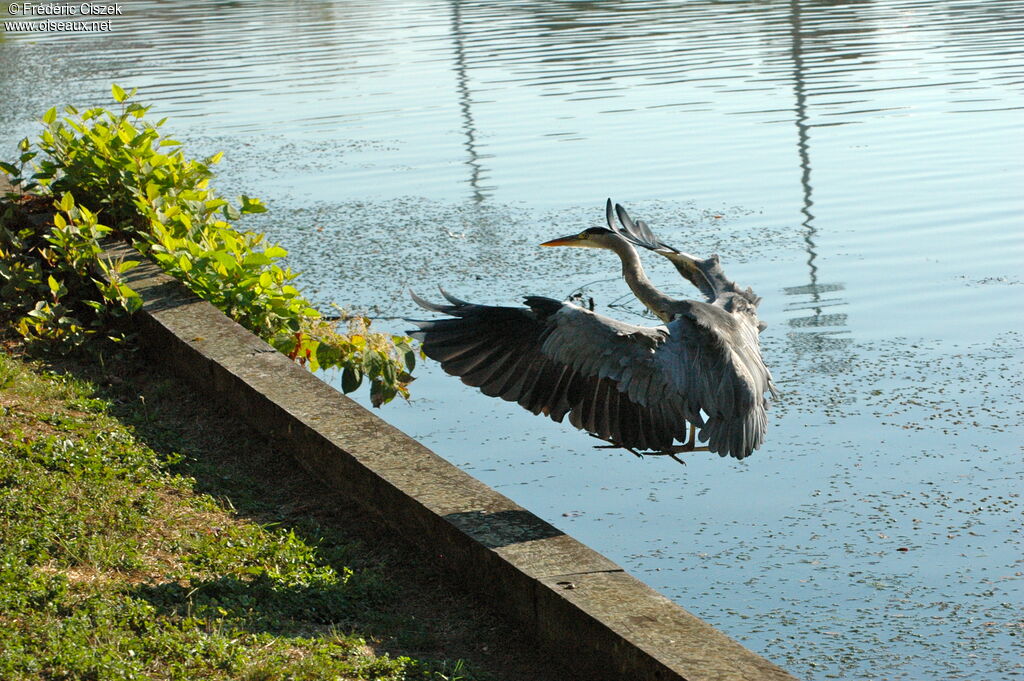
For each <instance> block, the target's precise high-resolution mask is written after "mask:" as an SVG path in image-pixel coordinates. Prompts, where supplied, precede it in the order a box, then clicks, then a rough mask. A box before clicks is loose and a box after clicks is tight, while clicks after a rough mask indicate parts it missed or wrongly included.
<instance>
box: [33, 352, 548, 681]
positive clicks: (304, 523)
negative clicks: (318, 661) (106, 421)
mask: <svg viewBox="0 0 1024 681" xmlns="http://www.w3.org/2000/svg"><path fill="white" fill-rule="evenodd" d="M104 353H105V354H104ZM51 368H52V369H53V370H55V371H59V372H66V373H71V374H74V375H76V376H77V377H79V378H82V379H85V380H89V381H91V382H93V383H94V384H95V385H97V386H98V390H97V393H96V395H95V397H97V398H101V399H105V400H107V401H108V402H110V403H111V405H112V406H111V408H110V409H109V410H108V411H109V413H111V414H112V415H113V416H114V417H115V418H117V419H118V420H119V421H121V422H122V423H124V424H125V425H127V426H130V427H131V428H132V429H133V430H134V432H135V435H136V437H137V439H139V440H140V441H141V442H143V443H145V444H146V445H147V446H148V447H150V448H151V449H153V450H154V451H155V452H157V453H158V454H159V455H161V456H162V457H163V458H164V459H165V460H166V461H167V462H168V463H167V465H166V470H168V471H169V472H171V473H175V474H179V475H184V476H188V477H191V478H193V479H194V480H195V483H194V485H193V489H194V490H195V491H196V492H197V493H204V494H208V495H211V496H212V497H214V498H216V499H218V500H219V501H220V503H221V504H222V505H223V506H225V507H228V508H230V509H233V510H234V511H235V512H236V513H237V515H238V516H239V517H240V518H241V519H243V520H251V521H254V522H256V523H258V524H260V525H262V526H268V525H272V526H274V527H276V528H279V529H281V530H284V531H286V532H288V531H290V532H291V533H293V534H294V535H295V536H296V537H297V538H298V539H299V540H301V541H302V542H304V543H305V544H307V545H308V546H311V547H314V548H315V549H316V556H317V560H318V561H320V562H321V564H324V565H329V566H330V567H332V568H333V569H334V571H335V572H336V573H338V574H346V573H347V569H348V568H350V569H351V571H352V572H351V573H349V574H348V576H347V578H346V579H344V580H342V581H339V582H337V583H334V584H330V583H313V584H310V583H306V584H299V583H282V582H281V581H280V580H275V579H272V578H271V577H270V576H268V575H267V574H265V573H259V572H258V571H257V572H256V573H254V574H251V575H250V574H245V573H244V571H242V572H241V574H240V573H239V572H240V571H238V570H233V571H231V574H219V575H217V576H212V577H209V578H206V579H203V578H195V577H183V578H182V579H180V580H178V581H168V582H165V583H161V584H141V585H138V586H136V587H133V594H132V595H134V596H137V597H139V598H141V599H144V600H145V601H147V602H149V603H151V604H152V605H154V606H155V607H156V608H157V609H158V612H160V613H162V614H167V615H172V616H182V617H187V616H194V617H198V616H202V617H204V618H205V617H210V618H215V619H218V620H221V621H225V620H226V621H230V622H231V623H232V625H235V626H239V627H240V628H243V629H247V630H251V631H253V632H254V633H259V632H270V633H281V634H286V635H287V634H293V635H318V634H321V633H322V634H323V635H329V631H330V630H331V629H334V630H344V631H346V632H349V633H355V634H357V635H359V636H362V637H366V638H372V639H376V641H377V643H376V646H375V647H376V648H377V649H378V650H379V651H381V652H387V653H390V654H391V655H408V656H411V657H417V658H433V659H466V660H469V661H470V662H471V664H472V665H473V666H474V667H478V668H479V667H483V668H489V669H491V670H494V676H493V678H495V679H521V680H522V681H546V680H547V679H558V678H568V677H566V676H565V675H564V674H561V673H560V672H559V670H558V669H557V667H556V666H554V665H553V663H552V661H551V660H550V659H549V658H547V656H545V655H543V653H541V652H539V651H537V650H536V649H535V644H534V643H533V641H532V640H530V639H529V638H527V637H526V635H525V634H524V633H522V632H521V631H518V630H517V629H515V628H514V627H513V626H512V625H511V624H510V623H509V622H507V621H504V620H503V618H502V616H501V614H500V613H496V612H494V611H493V610H492V609H491V607H490V606H489V605H488V604H487V603H484V602H481V601H479V600H477V599H475V598H474V597H472V596H468V595H467V594H465V593H463V592H461V591H460V587H459V585H458V584H453V583H452V581H451V580H452V577H451V575H449V574H447V573H446V572H445V571H444V570H443V568H442V567H440V566H438V565H436V563H435V560H434V557H433V556H431V555H427V554H426V553H425V552H424V551H422V550H420V549H417V548H415V547H413V546H410V545H408V544H406V543H404V542H402V541H400V540H397V539H396V538H394V537H393V536H392V535H391V532H390V530H388V529H387V528H385V527H382V526H381V525H380V524H379V523H378V521H377V519H376V518H375V517H374V516H372V515H370V514H368V513H366V512H365V511H363V510H362V508H361V507H359V506H358V505H356V504H355V503H353V502H351V501H348V500H345V499H342V498H340V497H339V495H338V494H337V493H335V492H333V491H331V490H329V489H327V488H326V487H324V486H323V485H322V484H321V483H319V482H318V481H317V480H315V479H314V478H312V477H311V476H310V475H308V474H307V473H306V472H305V471H304V470H303V469H302V468H301V467H300V466H299V465H298V464H297V463H296V461H295V460H294V459H293V457H292V456H291V454H290V453H289V452H287V451H286V450H284V449H282V445H281V444H280V443H272V442H269V441H267V440H266V439H265V438H263V437H262V436H260V435H259V434H257V433H255V432H254V431H252V430H251V429H250V428H249V427H248V426H246V425H245V424H244V423H241V422H240V421H238V420H237V419H234V418H231V416H230V415H228V414H225V413H222V412H220V411H219V409H218V406H217V405H215V404H211V403H210V402H209V401H206V400H204V399H202V397H200V396H199V395H198V394H197V393H196V392H194V391H192V390H191V389H189V388H187V387H186V386H185V385H183V384H182V383H180V382H178V381H176V380H175V379H172V378H169V377H167V376H165V375H162V374H161V373H159V372H158V371H156V370H154V368H153V367H152V366H150V365H148V364H147V363H146V362H145V360H144V358H143V357H142V356H140V355H138V354H136V353H131V352H125V351H119V350H116V349H109V346H108V347H107V348H105V349H104V350H103V352H100V353H94V356H93V357H91V358H90V359H88V360H85V361H75V362H60V363H56V362H55V363H53V364H52V365H51ZM452 520H453V522H456V524H462V523H466V522H471V521H473V519H467V518H457V519H456V518H453V519H452ZM530 529H531V530H532V531H539V532H540V534H542V535H545V536H550V534H551V532H552V531H554V532H557V530H554V528H549V527H544V528H530ZM500 539H501V540H502V542H503V541H505V540H507V539H508V538H506V537H504V536H503V537H501V538H500ZM502 542H499V543H502ZM477 677H479V674H478V675H477ZM488 678H490V675H488Z"/></svg>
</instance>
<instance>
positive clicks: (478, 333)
mask: <svg viewBox="0 0 1024 681" xmlns="http://www.w3.org/2000/svg"><path fill="white" fill-rule="evenodd" d="M445 297H446V298H448V300H449V302H451V303H452V304H451V305H434V304H431V303H428V302H426V301H424V300H422V299H420V298H418V297H416V296H415V295H414V296H413V298H414V300H415V301H416V302H417V303H418V304H420V305H421V306H422V307H424V308H426V309H428V310H432V311H435V312H440V313H442V314H447V315H450V317H449V318H446V319H439V320H432V321H417V322H416V323H417V324H418V325H419V327H420V329H419V331H417V332H415V333H414V334H413V335H414V336H416V337H417V338H419V340H421V341H422V343H423V350H424V352H425V353H426V354H427V356H428V357H431V358H433V359H436V360H438V361H439V362H440V363H441V366H442V368H443V369H444V370H445V371H446V372H448V373H450V374H453V375H456V376H459V377H460V378H461V379H462V381H463V382H464V383H466V384H467V385H471V386H474V387H478V388H480V390H481V391H482V392H483V393H484V394H486V395H490V396H494V397H501V398H503V399H505V400H508V401H512V402H517V403H518V404H520V405H521V406H523V407H524V408H526V409H529V410H530V411H531V412H533V413H534V414H539V413H544V414H546V415H548V416H550V417H551V418H552V419H554V420H555V421H561V420H562V419H563V418H564V417H565V416H566V415H568V416H569V422H570V423H571V424H572V425H573V426H575V427H577V428H580V429H582V430H586V431H587V432H589V433H591V434H593V435H596V436H597V437H600V438H602V439H604V440H607V441H609V442H613V443H615V444H618V445H620V446H624V447H629V448H631V449H635V450H652V451H665V450H668V449H669V448H670V447H671V446H672V444H673V441H674V440H679V441H684V440H686V438H687V422H691V423H694V424H695V425H698V426H705V423H704V419H703V417H702V415H701V410H702V409H704V411H705V412H706V413H707V414H708V415H709V416H711V417H713V418H716V419H718V420H721V419H723V418H731V417H733V412H734V408H735V409H738V408H740V406H741V404H743V403H744V400H743V399H742V397H739V398H737V397H733V394H734V392H735V390H734V389H732V385H733V384H732V383H731V382H729V381H723V380H721V379H715V378H713V377H709V376H706V375H701V372H702V371H705V370H707V369H711V370H715V369H718V368H721V369H722V370H726V371H728V370H729V369H730V367H731V364H730V362H729V361H728V359H727V358H724V357H722V356H721V355H722V350H713V349H712V348H711V347H708V348H704V347H703V345H706V344H707V339H706V338H705V336H706V335H707V332H706V330H704V329H703V328H702V327H701V326H700V324H698V323H697V322H696V321H695V320H693V319H690V318H689V317H681V318H679V319H677V320H675V321H673V322H672V323H671V324H669V325H668V326H667V327H666V326H660V327H653V328H650V327H642V326H635V325H632V324H625V323H623V322H619V321H616V320H613V319H610V318H608V317H604V316H602V315H599V314H595V313H593V312H590V311H589V310H585V309H583V308H580V307H578V306H576V305H573V304H571V303H563V302H559V301H557V300H553V299H550V298H542V297H529V298H527V299H526V304H527V307H525V308H524V307H492V306H487V305H473V304H470V303H466V302H464V301H460V300H458V299H456V298H453V297H451V296H448V295H447V294H445ZM726 388H729V390H726ZM748 392H749V388H748ZM719 394H722V395H725V394H728V395H729V396H730V397H729V399H730V400H731V403H730V405H725V407H724V408H723V410H715V409H708V408H705V406H704V404H702V402H704V401H705V399H704V397H705V396H717V395H719ZM709 406H710V405H709ZM719 412H721V415H719ZM762 421H763V418H762ZM702 432H704V431H702ZM728 432H729V429H723V428H722V427H720V426H715V427H714V428H713V429H712V430H710V431H707V434H708V437H707V438H705V439H708V440H709V448H711V450H712V451H718V452H719V453H720V454H722V455H723V456H724V455H726V454H731V455H732V456H735V457H737V458H743V457H744V456H746V455H747V454H749V453H750V451H752V447H751V449H747V446H749V445H753V444H754V443H755V442H756V444H760V440H759V439H758V438H755V437H740V438H735V437H733V436H731V435H728V434H727V433H728ZM761 433H762V437H763V429H762V431H761ZM734 440H735V443H734Z"/></svg>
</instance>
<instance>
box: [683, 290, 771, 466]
mask: <svg viewBox="0 0 1024 681" xmlns="http://www.w3.org/2000/svg"><path fill="white" fill-rule="evenodd" d="M680 306H681V307H682V308H683V310H682V313H681V314H680V315H678V316H677V317H676V319H675V320H674V321H673V322H672V323H671V324H669V328H670V329H673V325H675V324H679V325H681V326H691V327H692V328H691V329H690V331H689V333H688V334H684V333H680V332H676V331H675V330H674V329H673V332H672V333H671V337H672V338H680V339H682V338H689V339H690V341H689V342H690V343H691V346H690V355H691V356H692V357H693V359H692V362H691V363H692V367H693V368H692V369H691V371H692V375H693V377H694V380H695V385H694V387H693V388H692V389H693V397H692V399H693V400H694V401H695V402H696V403H697V404H699V405H700V408H701V409H702V410H703V411H704V413H705V414H706V415H707V418H706V420H705V423H704V427H703V428H702V429H701V432H700V440H701V441H706V442H708V446H709V448H710V449H711V451H714V452H718V453H719V454H721V455H722V456H725V455H727V454H728V455H730V456H734V457H736V458H738V459H742V458H743V457H745V456H747V455H749V454H750V453H751V452H753V451H754V450H755V449H757V448H759V447H760V446H761V444H762V443H763V442H764V436H765V432H766V431H767V428H768V415H767V410H768V400H767V399H766V398H765V393H766V392H767V393H771V394H772V396H775V395H776V394H777V393H776V390H775V385H774V383H773V382H772V376H771V373H770V372H769V370H768V367H767V366H766V365H765V363H764V360H763V359H762V356H761V345H760V342H759V338H758V333H759V331H758V327H757V325H756V317H746V316H737V315H733V314H730V313H729V312H726V311H725V310H723V309H722V308H721V307H719V306H718V305H711V304H708V303H702V302H698V301H683V302H681V303H680ZM666 369H667V370H669V371H671V367H666Z"/></svg>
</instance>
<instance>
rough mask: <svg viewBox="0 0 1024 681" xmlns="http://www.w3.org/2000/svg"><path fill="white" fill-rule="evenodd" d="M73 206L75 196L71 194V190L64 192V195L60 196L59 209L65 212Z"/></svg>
mask: <svg viewBox="0 0 1024 681" xmlns="http://www.w3.org/2000/svg"><path fill="white" fill-rule="evenodd" d="M74 207H75V197H73V196H72V195H71V192H64V195H63V196H61V197H60V209H61V210H62V211H64V212H65V213H67V212H69V211H70V210H71V209H72V208H74Z"/></svg>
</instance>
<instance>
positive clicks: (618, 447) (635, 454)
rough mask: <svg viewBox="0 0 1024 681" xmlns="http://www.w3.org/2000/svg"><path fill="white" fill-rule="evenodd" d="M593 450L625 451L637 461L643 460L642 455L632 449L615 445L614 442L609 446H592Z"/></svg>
mask: <svg viewBox="0 0 1024 681" xmlns="http://www.w3.org/2000/svg"><path fill="white" fill-rule="evenodd" d="M594 449H625V450H626V451H627V452H629V453H630V454H632V455H633V456H635V457H636V458H638V459H642V458H644V455H643V454H641V453H640V452H638V451H636V450H635V449H633V448H632V447H627V446H626V445H617V444H615V443H614V442H613V443H612V444H610V445H594Z"/></svg>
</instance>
